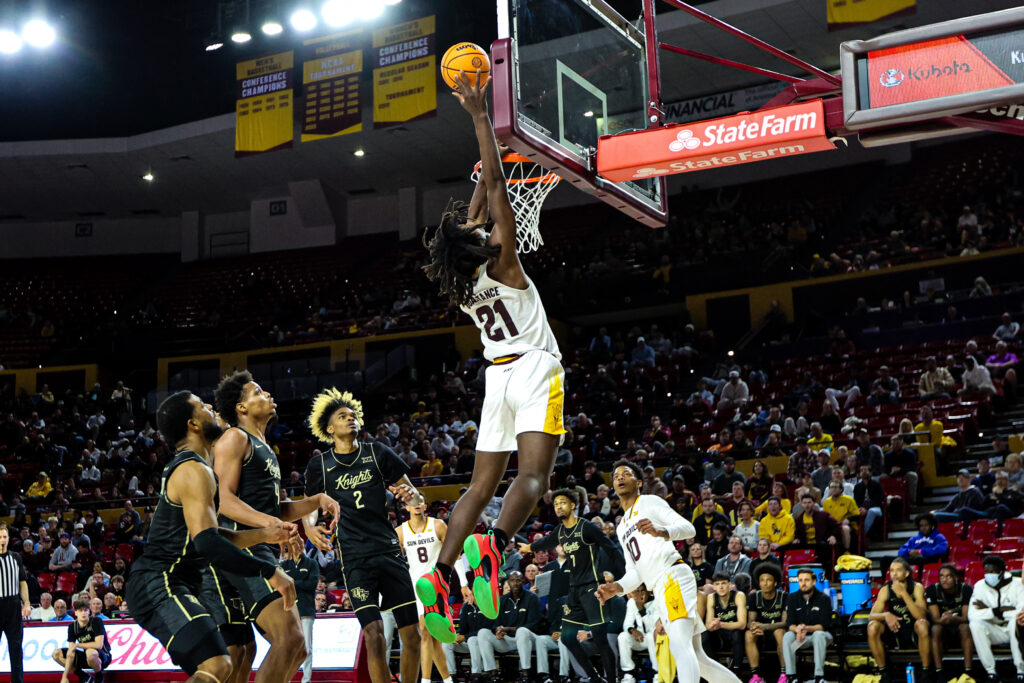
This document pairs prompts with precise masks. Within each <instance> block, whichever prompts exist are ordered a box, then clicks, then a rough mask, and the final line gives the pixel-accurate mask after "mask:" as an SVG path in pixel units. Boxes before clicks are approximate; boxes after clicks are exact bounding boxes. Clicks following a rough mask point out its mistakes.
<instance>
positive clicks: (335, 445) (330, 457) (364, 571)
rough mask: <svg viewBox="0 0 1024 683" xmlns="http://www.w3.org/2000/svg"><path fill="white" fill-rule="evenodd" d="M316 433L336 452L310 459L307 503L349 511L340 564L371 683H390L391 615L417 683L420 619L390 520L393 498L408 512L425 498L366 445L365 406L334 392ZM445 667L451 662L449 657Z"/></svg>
mask: <svg viewBox="0 0 1024 683" xmlns="http://www.w3.org/2000/svg"><path fill="white" fill-rule="evenodd" d="M308 422H309V429H310V431H311V432H312V433H313V436H314V437H316V438H317V439H318V440H319V441H321V442H323V443H325V444H331V448H330V449H328V450H326V451H325V452H323V453H321V454H320V455H315V456H313V457H312V458H310V459H309V464H307V465H306V495H307V496H315V495H318V494H328V495H330V496H331V497H332V498H334V499H335V500H337V501H338V503H339V505H340V506H341V512H340V517H339V516H337V515H336V516H335V519H336V520H338V524H337V525H336V526H335V527H334V528H335V531H336V532H337V535H336V539H337V551H338V561H339V563H340V565H341V575H342V578H343V579H344V581H345V588H346V590H348V594H349V597H350V598H351V600H352V607H353V608H354V610H355V614H356V618H358V619H359V625H360V626H362V628H363V642H364V643H365V645H366V653H367V660H368V663H369V668H370V680H371V681H373V683H389V681H391V670H390V668H389V666H388V661H389V659H390V648H389V645H390V644H389V643H388V642H386V641H385V639H384V622H383V619H382V617H381V611H382V610H383V611H391V613H392V614H393V615H394V617H395V624H396V625H397V626H398V635H399V637H400V638H401V639H402V660H401V664H400V669H401V675H402V680H403V681H415V680H416V669H417V668H419V664H420V634H419V618H418V616H417V613H416V594H415V592H414V591H413V587H412V578H411V577H410V575H409V563H408V562H407V561H406V559H405V555H404V554H403V553H402V547H401V546H400V545H399V543H398V536H397V534H396V533H395V529H394V527H392V526H391V521H390V520H389V519H388V510H387V507H388V491H391V493H392V494H394V496H395V497H396V498H398V499H399V500H401V501H402V502H403V503H405V504H407V505H408V504H412V505H415V506H420V505H423V504H424V501H423V496H422V495H420V493H419V491H417V490H416V487H414V486H413V485H412V482H410V481H409V476H408V472H409V468H408V466H406V464H405V461H403V460H402V459H401V458H399V457H398V454H397V453H395V452H394V451H393V450H391V449H390V448H388V447H387V446H382V445H380V444H379V443H374V442H367V443H361V442H359V441H358V440H357V439H356V437H357V436H359V429H360V425H361V424H362V422H363V404H362V402H360V401H357V400H356V399H355V398H354V397H353V396H352V394H351V393H349V392H347V391H346V392H341V391H339V390H338V389H335V388H333V387H331V388H330V389H325V390H324V391H322V392H320V393H319V394H318V395H317V396H316V398H314V399H313V409H312V410H311V411H310V413H309V420H308ZM316 517H317V511H316V510H314V511H313V512H311V513H310V514H309V516H308V517H307V518H306V519H305V520H304V523H305V527H306V532H307V534H310V533H313V534H316V533H320V532H319V531H317V530H316V529H315V527H316V522H317V520H316ZM441 661H442V662H443V661H444V657H443V653H442V657H441Z"/></svg>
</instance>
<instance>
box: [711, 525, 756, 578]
mask: <svg viewBox="0 0 1024 683" xmlns="http://www.w3.org/2000/svg"><path fill="white" fill-rule="evenodd" d="M726 549H727V550H728V552H727V553H726V554H725V555H723V556H722V557H720V558H718V561H717V562H715V574H724V575H726V576H728V577H729V581H732V579H733V577H734V576H736V575H737V574H749V573H750V558H749V557H747V556H746V555H744V554H743V539H741V538H740V537H739V536H737V535H736V534H733V535H732V536H730V537H729V541H728V545H727V546H726ZM713 580H714V579H712V581H713Z"/></svg>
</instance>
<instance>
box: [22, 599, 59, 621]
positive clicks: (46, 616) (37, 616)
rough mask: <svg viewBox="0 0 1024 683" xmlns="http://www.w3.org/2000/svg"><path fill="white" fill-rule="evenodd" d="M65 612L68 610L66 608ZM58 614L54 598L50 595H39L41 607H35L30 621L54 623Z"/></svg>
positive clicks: (30, 615)
mask: <svg viewBox="0 0 1024 683" xmlns="http://www.w3.org/2000/svg"><path fill="white" fill-rule="evenodd" d="M65 611H67V608H66V607H65ZM55 616H57V612H56V610H55V609H54V607H53V596H52V595H50V594H49V593H40V594H39V606H38V607H33V608H32V612H31V614H29V617H28V618H29V619H30V620H31V621H53V618H54V617H55Z"/></svg>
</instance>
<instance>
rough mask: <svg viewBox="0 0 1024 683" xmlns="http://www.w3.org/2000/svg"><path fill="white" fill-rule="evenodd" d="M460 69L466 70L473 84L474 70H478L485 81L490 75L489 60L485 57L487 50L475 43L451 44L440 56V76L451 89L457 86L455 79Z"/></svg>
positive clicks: (474, 78)
mask: <svg viewBox="0 0 1024 683" xmlns="http://www.w3.org/2000/svg"><path fill="white" fill-rule="evenodd" d="M460 71H465V72H466V78H467V79H468V80H469V82H470V83H472V84H473V85H476V72H477V71H480V78H482V79H483V82H484V83H486V82H487V79H488V78H490V77H491V60H490V59H488V58H487V52H486V51H485V50H484V49H483V48H482V47H480V46H479V45H477V44H475V43H458V44H456V45H452V46H451V47H450V48H448V51H447V52H445V53H444V56H443V57H441V78H443V79H444V82H445V83H447V84H448V87H449V88H451V89H452V90H455V89H456V88H458V87H459V83H458V81H456V80H455V79H456V78H458V76H459V72H460Z"/></svg>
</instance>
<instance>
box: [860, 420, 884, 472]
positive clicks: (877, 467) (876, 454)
mask: <svg viewBox="0 0 1024 683" xmlns="http://www.w3.org/2000/svg"><path fill="white" fill-rule="evenodd" d="M857 443H858V444H859V446H858V447H857V450H856V451H854V455H856V456H857V462H858V463H860V464H862V465H868V466H869V467H870V468H871V475H872V476H874V477H878V476H881V475H882V473H883V472H884V470H885V456H884V454H883V453H882V449H881V447H880V446H877V445H876V444H873V443H871V435H870V434H868V430H866V429H864V428H863V427H862V428H860V429H858V430H857Z"/></svg>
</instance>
